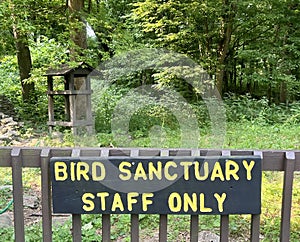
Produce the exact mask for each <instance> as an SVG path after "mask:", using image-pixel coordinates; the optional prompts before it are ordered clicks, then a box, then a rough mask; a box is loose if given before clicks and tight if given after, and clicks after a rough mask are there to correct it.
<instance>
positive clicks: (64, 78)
mask: <svg viewBox="0 0 300 242" xmlns="http://www.w3.org/2000/svg"><path fill="white" fill-rule="evenodd" d="M92 71H93V68H92V67H91V66H89V65H88V64H86V63H84V62H81V63H79V64H78V65H77V66H75V67H70V66H68V65H62V66H61V67H60V68H58V69H50V70H48V71H47V73H46V75H45V76H47V82H48V91H47V94H48V116H49V121H48V126H49V131H50V132H52V130H53V127H54V126H64V127H70V128H71V129H72V131H73V134H78V129H79V127H84V128H85V129H86V130H87V132H88V133H91V132H92V130H93V126H94V122H93V117H92V105H91V94H92V90H91V81H90V78H89V74H90V73H91V72H92ZM62 89H63V90H62ZM57 96H63V97H64V116H65V117H64V118H62V117H61V116H59V115H58V114H57V110H56V109H58V107H57V106H58V105H57V106H55V105H56V104H55V98H56V97H57ZM57 118H60V120H57Z"/></svg>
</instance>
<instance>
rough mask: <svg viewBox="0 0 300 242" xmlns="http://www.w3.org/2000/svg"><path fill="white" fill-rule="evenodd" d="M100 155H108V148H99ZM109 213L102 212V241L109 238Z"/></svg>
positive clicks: (106, 241) (104, 241) (107, 240)
mask: <svg viewBox="0 0 300 242" xmlns="http://www.w3.org/2000/svg"><path fill="white" fill-rule="evenodd" d="M101 156H102V157H108V156H109V149H106V148H103V149H102V150H101ZM110 227H111V223H110V214H102V241H103V242H109V241H111V239H110Z"/></svg>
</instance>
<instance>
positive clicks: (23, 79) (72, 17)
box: [0, 0, 300, 102]
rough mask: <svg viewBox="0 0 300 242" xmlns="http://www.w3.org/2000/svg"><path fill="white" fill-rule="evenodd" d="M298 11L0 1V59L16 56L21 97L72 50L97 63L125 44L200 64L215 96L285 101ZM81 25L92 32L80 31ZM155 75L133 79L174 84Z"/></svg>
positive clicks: (255, 5)
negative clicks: (166, 52)
mask: <svg viewBox="0 0 300 242" xmlns="http://www.w3.org/2000/svg"><path fill="white" fill-rule="evenodd" d="M299 11H300V4H299V3H298V1H296V0H285V1H277V0H268V1H259V0H245V1H237V0H201V1H199V0H167V1H162V0H143V1H138V0H122V1H116V0H106V1H103V0H89V1H87V0H86V1H84V0H69V1H67V2H66V1H61V0H54V1H50V0H46V1H32V0H24V1H20V0H9V1H1V3H0V16H1V18H2V21H1V23H0V29H1V35H0V42H1V45H0V61H1V63H4V62H5V61H6V60H7V58H8V56H14V55H16V56H17V57H18V67H19V74H20V77H19V81H20V83H21V85H22V87H23V98H24V99H27V98H28V95H29V93H30V92H31V91H32V92H36V90H35V89H36V87H35V85H38V84H37V82H38V79H39V78H38V76H39V75H41V73H42V72H43V71H44V70H45V69H46V68H49V66H51V65H56V64H59V63H64V62H70V61H73V60H74V58H72V55H73V54H72V52H74V51H75V53H77V57H76V58H75V59H76V60H77V61H82V60H83V61H86V62H88V63H90V64H92V65H97V64H99V63H100V62H101V61H103V60H105V59H108V58H111V57H112V56H114V55H116V54H120V53H123V52H126V51H129V50H132V49H138V48H144V47H152V48H158V47H159V48H165V49H168V50H172V51H176V52H178V53H182V54H185V55H187V56H188V57H190V58H192V59H193V60H194V61H195V62H197V63H198V64H200V65H201V66H202V67H203V68H204V69H205V70H206V72H207V73H208V74H209V75H210V76H211V78H212V79H213V82H214V83H213V84H214V85H216V86H217V87H218V89H219V91H220V92H221V93H222V95H225V94H226V93H236V94H245V93H249V94H251V95H252V96H254V97H262V96H267V97H268V99H269V100H271V101H273V102H287V101H288V100H295V99H299V98H300V93H299V90H300V89H299V78H300V76H299V74H300V73H299V63H300V61H299V58H300V30H299V28H300V21H299V18H300V15H299ZM87 26H88V28H90V29H92V30H93V31H91V30H90V31H88V32H86V27H87ZM79 40H80V41H81V42H80V41H79ZM53 46H56V48H54V47H53ZM37 48H38V49H37ZM37 52H38V53H37ZM36 55H38V57H37V56H36ZM1 66H3V68H1V69H2V72H4V71H7V69H5V65H1ZM156 74H157V73H155V71H154V72H153V71H146V73H140V74H139V75H138V76H136V77H135V79H139V78H140V77H141V75H142V76H143V78H146V79H148V82H160V83H162V84H164V85H172V83H178V78H176V77H170V78H169V79H168V81H166V79H164V78H163V76H162V75H161V76H160V77H159V75H156ZM155 75H156V76H155ZM154 77H156V78H154ZM40 78H42V77H40ZM177 86H178V85H177ZM178 88H179V89H180V88H181V89H184V88H186V87H184V85H179V87H178Z"/></svg>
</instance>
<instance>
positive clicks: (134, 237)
mask: <svg viewBox="0 0 300 242" xmlns="http://www.w3.org/2000/svg"><path fill="white" fill-rule="evenodd" d="M130 156H131V157H138V156H139V150H138V149H132V150H131V152H130ZM130 220H131V242H139V215H138V214H131V217H130Z"/></svg>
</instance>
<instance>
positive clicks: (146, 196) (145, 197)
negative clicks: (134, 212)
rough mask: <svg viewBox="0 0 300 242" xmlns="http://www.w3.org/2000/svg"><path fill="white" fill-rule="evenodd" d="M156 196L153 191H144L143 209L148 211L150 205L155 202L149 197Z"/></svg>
mask: <svg viewBox="0 0 300 242" xmlns="http://www.w3.org/2000/svg"><path fill="white" fill-rule="evenodd" d="M152 197H154V194H153V193H151V192H150V193H143V194H142V204H143V206H142V209H143V211H144V212H146V211H147V210H148V206H149V205H151V204H152V203H153V201H152V200H150V199H149V200H148V198H152Z"/></svg>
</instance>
